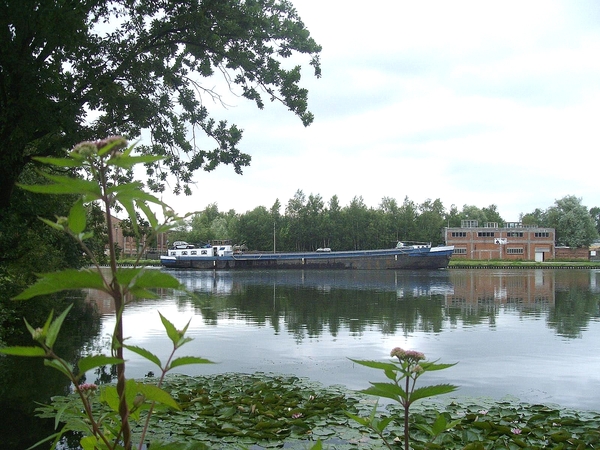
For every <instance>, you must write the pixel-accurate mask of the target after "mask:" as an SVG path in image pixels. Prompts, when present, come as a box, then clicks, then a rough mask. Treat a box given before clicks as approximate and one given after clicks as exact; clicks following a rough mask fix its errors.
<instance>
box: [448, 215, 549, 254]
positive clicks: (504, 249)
mask: <svg viewBox="0 0 600 450" xmlns="http://www.w3.org/2000/svg"><path fill="white" fill-rule="evenodd" d="M444 237H445V240H446V245H453V246H454V254H453V255H452V257H453V258H457V259H458V258H463V259H475V260H492V259H494V260H520V261H547V260H550V259H554V258H555V246H554V238H555V231H554V228H540V227H537V226H530V225H523V224H522V223H521V222H507V223H506V224H505V225H504V227H502V228H500V227H498V224H497V223H496V222H488V223H485V224H483V226H479V224H478V222H477V221H476V220H463V221H462V222H461V227H460V228H445V229H444Z"/></svg>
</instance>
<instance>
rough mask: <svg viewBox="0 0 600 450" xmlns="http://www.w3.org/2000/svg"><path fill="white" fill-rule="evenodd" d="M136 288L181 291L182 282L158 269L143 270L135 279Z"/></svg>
mask: <svg viewBox="0 0 600 450" xmlns="http://www.w3.org/2000/svg"><path fill="white" fill-rule="evenodd" d="M134 286H135V287H136V288H144V289H150V288H158V289H181V288H182V285H181V283H180V281H179V280H178V279H177V278H175V277H174V276H172V275H169V274H168V273H165V272H163V271H161V270H157V269H142V271H141V272H140V273H139V275H138V276H137V277H136V278H135V283H134Z"/></svg>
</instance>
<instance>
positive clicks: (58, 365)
mask: <svg viewBox="0 0 600 450" xmlns="http://www.w3.org/2000/svg"><path fill="white" fill-rule="evenodd" d="M62 363H64V361H62V360H61V361H59V360H57V359H45V360H44V365H45V366H48V367H52V368H53V369H56V370H58V371H59V372H61V373H63V374H64V375H65V376H67V377H68V378H69V379H70V378H71V376H72V375H73V373H72V372H73V369H72V367H71V365H70V364H68V363H66V367H65V365H64V364H62Z"/></svg>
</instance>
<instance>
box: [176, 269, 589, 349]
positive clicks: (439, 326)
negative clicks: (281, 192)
mask: <svg viewBox="0 0 600 450" xmlns="http://www.w3.org/2000/svg"><path fill="white" fill-rule="evenodd" d="M592 275H593V273H592ZM593 276H595V275H593ZM183 280H184V282H186V280H187V284H193V287H194V291H195V293H196V298H195V299H193V300H191V301H192V303H193V305H194V307H195V308H196V311H197V313H198V314H201V315H202V317H203V320H204V322H205V323H206V324H209V325H216V324H217V323H218V321H219V320H222V319H224V318H235V319H242V320H244V321H246V322H247V323H252V324H255V325H257V326H260V327H263V326H271V327H272V328H273V329H274V330H275V331H276V332H277V333H279V332H280V331H281V329H282V328H284V329H285V330H286V331H287V332H289V333H291V334H293V335H294V337H295V339H296V340H298V341H301V340H302V339H305V338H307V337H308V338H313V337H318V336H321V335H322V334H324V333H329V334H331V335H332V336H337V335H338V333H339V332H340V330H342V329H344V330H348V331H349V333H350V334H351V335H356V336H359V335H361V334H363V333H364V332H365V331H366V330H369V331H371V330H377V331H379V332H381V333H382V334H383V335H396V334H402V335H404V336H407V335H410V334H412V333H415V332H425V333H441V332H442V331H444V329H448V328H456V327H461V326H462V327H469V326H475V325H487V326H489V327H490V328H495V327H496V326H497V318H498V316H499V315H500V313H501V312H502V311H503V310H504V311H513V312H516V313H517V314H519V315H520V316H533V317H541V316H545V317H547V320H548V326H549V327H550V328H552V329H554V330H556V333H557V334H559V335H561V336H565V337H570V338H573V337H578V336H580V335H581V332H582V330H584V329H585V328H586V327H587V325H588V323H589V320H590V318H593V317H595V318H597V317H598V297H599V293H598V292H597V291H600V289H596V290H595V289H594V283H591V281H590V272H588V271H585V270H584V271H572V270H563V271H557V270H537V269H536V270H523V269H517V270H509V271H507V270H504V271H499V270H461V269H453V270H447V271H436V272H406V273H404V272H397V273H395V272H383V273H380V272H374V271H370V272H368V271H367V272H362V271H354V272H353V271H343V273H340V272H324V273H323V272H320V273H315V272H302V271H285V272H283V273H281V271H280V272H276V271H274V272H273V273H270V274H267V273H264V272H260V273H256V274H253V273H238V272H235V273H227V274H223V273H217V272H214V273H198V272H196V273H193V274H192V275H190V274H185V275H184V276H183ZM191 280H193V281H191ZM599 286H600V283H599ZM179 301H180V302H182V303H183V302H188V301H190V300H189V298H188V297H185V296H182V297H180V298H179Z"/></svg>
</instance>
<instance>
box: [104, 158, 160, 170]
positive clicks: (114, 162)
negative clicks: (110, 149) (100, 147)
mask: <svg viewBox="0 0 600 450" xmlns="http://www.w3.org/2000/svg"><path fill="white" fill-rule="evenodd" d="M161 159H164V157H163V156H153V155H142V156H120V157H117V158H111V159H110V160H109V161H108V163H107V164H108V165H109V166H117V167H121V168H123V169H130V168H132V167H133V166H135V165H136V164H147V163H153V162H156V161H160V160H161Z"/></svg>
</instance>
